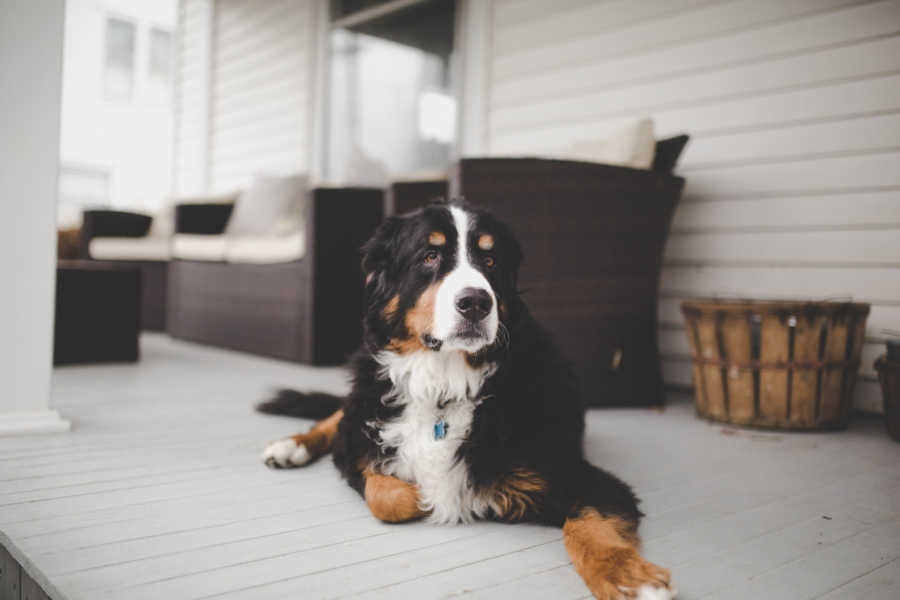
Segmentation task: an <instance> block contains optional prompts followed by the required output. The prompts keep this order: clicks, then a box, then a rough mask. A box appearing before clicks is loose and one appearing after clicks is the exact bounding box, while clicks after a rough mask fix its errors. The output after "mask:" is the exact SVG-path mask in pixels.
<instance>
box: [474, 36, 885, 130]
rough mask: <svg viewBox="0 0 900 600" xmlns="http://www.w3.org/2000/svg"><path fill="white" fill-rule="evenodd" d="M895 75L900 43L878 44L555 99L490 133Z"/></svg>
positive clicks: (500, 113)
mask: <svg viewBox="0 0 900 600" xmlns="http://www.w3.org/2000/svg"><path fill="white" fill-rule="evenodd" d="M898 70H900V37H891V38H887V39H879V40H875V41H869V42H865V43H859V44H854V45H852V46H845V47H840V48H832V49H828V50H821V51H818V52H813V53H810V54H803V55H800V56H791V57H787V58H780V59H776V60H770V61H765V62H762V63H756V64H752V65H743V66H738V67H733V68H729V69H723V70H720V71H715V72H711V73H701V74H698V75H690V76H686V77H681V78H677V79H672V80H665V81H661V82H658V83H645V84H639V85H633V86H626V87H622V88H616V89H612V90H605V91H603V92H601V93H594V94H584V95H577V96H560V97H559V98H558V99H557V100H555V101H546V102H540V103H536V104H532V105H527V106H521V107H509V108H505V109H503V110H492V111H491V117H490V118H491V126H492V133H493V132H497V133H502V132H503V131H506V130H512V129H516V128H522V127H529V126H531V125H539V124H541V123H548V122H552V121H554V120H557V121H563V120H567V121H577V120H581V119H586V118H597V117H600V116H604V115H608V116H615V115H616V113H622V112H623V111H625V112H631V113H633V112H634V111H635V110H636V109H637V108H642V109H644V110H645V111H648V112H649V111H652V110H654V109H657V108H664V107H669V106H671V107H674V106H677V105H682V106H683V105H686V104H690V103H695V102H701V101H702V102H707V103H710V102H711V101H712V100H717V99H723V100H724V99H728V98H734V97H741V96H747V95H751V94H759V93H765V92H770V91H776V90H779V89H784V88H788V89H790V88H794V89H796V88H800V87H803V86H808V85H813V84H816V83H820V82H825V81H835V82H836V81H839V80H842V79H846V78H860V77H863V76H872V75H879V74H888V73H893V72H896V71H898Z"/></svg>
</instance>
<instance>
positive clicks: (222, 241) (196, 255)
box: [172, 233, 227, 262]
mask: <svg viewBox="0 0 900 600" xmlns="http://www.w3.org/2000/svg"><path fill="white" fill-rule="evenodd" d="M226 247H227V236H224V235H199V234H192V233H176V234H175V235H174V236H172V257H173V258H179V259H181V260H203V261H210V262H222V261H224V260H225V248H226Z"/></svg>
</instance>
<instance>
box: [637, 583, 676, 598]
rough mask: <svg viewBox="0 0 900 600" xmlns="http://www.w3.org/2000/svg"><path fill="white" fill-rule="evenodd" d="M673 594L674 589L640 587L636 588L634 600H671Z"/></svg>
mask: <svg viewBox="0 0 900 600" xmlns="http://www.w3.org/2000/svg"><path fill="white" fill-rule="evenodd" d="M675 593H676V592H675V590H674V589H668V588H663V587H654V586H652V585H642V586H641V587H640V588H638V591H637V596H636V600H672V599H673V598H675Z"/></svg>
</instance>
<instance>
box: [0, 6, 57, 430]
mask: <svg viewBox="0 0 900 600" xmlns="http://www.w3.org/2000/svg"><path fill="white" fill-rule="evenodd" d="M64 9H65V4H64V2H63V0H0V90H2V92H0V435H2V434H6V433H20V432H21V433H35V432H49V431H65V430H67V429H69V423H68V422H67V421H65V420H63V419H62V418H60V416H59V415H58V414H57V413H56V411H53V410H50V407H49V402H50V373H51V368H52V358H53V307H54V291H55V285H56V274H55V269H56V196H57V177H58V171H59V119H60V96H61V92H62V48H63V17H64V14H65V10H64Z"/></svg>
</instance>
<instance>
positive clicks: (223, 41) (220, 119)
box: [209, 0, 315, 189]
mask: <svg viewBox="0 0 900 600" xmlns="http://www.w3.org/2000/svg"><path fill="white" fill-rule="evenodd" d="M218 6H219V11H218V14H217V25H218V27H217V31H216V60H215V65H214V68H213V75H212V77H213V81H214V86H213V97H212V103H211V111H212V135H211V138H210V166H209V171H210V178H211V182H212V186H213V188H215V189H232V188H234V187H241V186H244V185H246V183H247V182H248V181H249V180H250V178H251V177H252V176H253V175H254V174H257V173H287V172H298V171H305V170H306V166H307V164H308V160H307V145H308V139H309V105H310V98H311V96H310V90H309V86H310V85H311V74H310V72H309V70H310V66H311V56H312V55H311V52H312V50H313V49H312V44H313V43H314V39H315V36H314V35H313V29H312V28H313V26H314V23H313V17H312V14H313V11H312V3H307V2H294V1H291V0H280V1H275V0H267V1H266V2H250V3H247V2H234V1H229V0H225V1H223V2H220V3H219V5H218Z"/></svg>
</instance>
